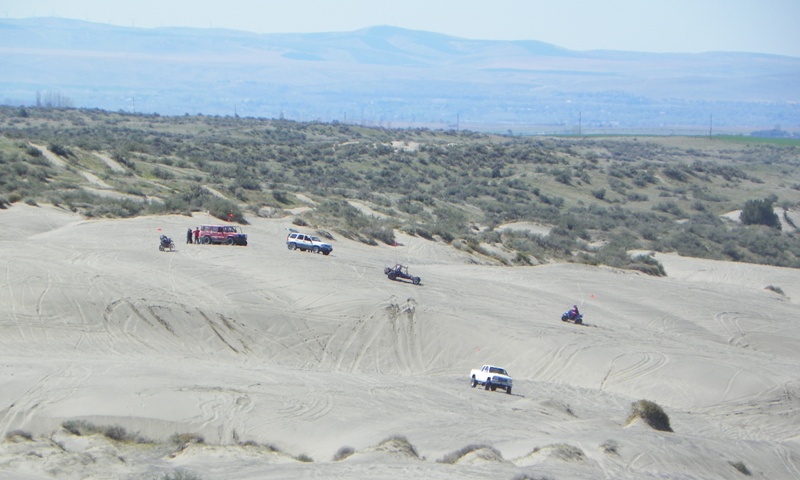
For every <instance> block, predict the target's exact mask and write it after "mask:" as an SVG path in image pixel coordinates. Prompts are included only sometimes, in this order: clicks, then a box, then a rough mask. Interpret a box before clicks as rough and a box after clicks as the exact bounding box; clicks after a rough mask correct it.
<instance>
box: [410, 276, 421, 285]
mask: <svg viewBox="0 0 800 480" xmlns="http://www.w3.org/2000/svg"><path fill="white" fill-rule="evenodd" d="M411 283H413V284H414V285H419V277H414V278H412V279H411Z"/></svg>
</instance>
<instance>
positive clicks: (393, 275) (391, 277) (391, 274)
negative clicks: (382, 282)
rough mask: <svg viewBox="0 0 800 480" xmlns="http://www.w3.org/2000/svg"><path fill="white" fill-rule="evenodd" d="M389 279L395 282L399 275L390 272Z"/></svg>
mask: <svg viewBox="0 0 800 480" xmlns="http://www.w3.org/2000/svg"><path fill="white" fill-rule="evenodd" d="M388 277H389V280H394V279H395V278H397V275H396V274H395V273H394V272H389V275H388Z"/></svg>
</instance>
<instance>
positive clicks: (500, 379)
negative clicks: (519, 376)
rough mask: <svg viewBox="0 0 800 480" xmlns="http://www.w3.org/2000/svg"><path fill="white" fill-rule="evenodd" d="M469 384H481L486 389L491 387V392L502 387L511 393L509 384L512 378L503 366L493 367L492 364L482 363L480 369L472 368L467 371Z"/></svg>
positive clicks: (511, 382) (473, 386) (474, 385)
mask: <svg viewBox="0 0 800 480" xmlns="http://www.w3.org/2000/svg"><path fill="white" fill-rule="evenodd" d="M469 376H470V386H472V388H475V387H476V386H477V385H483V386H484V388H485V389H486V390H489V389H491V390H492V391H493V392H494V391H495V390H497V388H498V387H499V388H504V389H505V390H506V393H509V394H510V393H511V386H512V384H513V380H511V377H510V376H508V372H506V369H505V368H500V367H495V366H494V365H484V366H482V367H481V369H480V370H472V371H471V372H470V373H469Z"/></svg>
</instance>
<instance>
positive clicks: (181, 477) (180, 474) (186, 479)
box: [161, 470, 203, 480]
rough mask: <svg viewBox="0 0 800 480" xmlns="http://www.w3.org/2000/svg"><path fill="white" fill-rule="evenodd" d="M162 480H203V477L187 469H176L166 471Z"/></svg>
mask: <svg viewBox="0 0 800 480" xmlns="http://www.w3.org/2000/svg"><path fill="white" fill-rule="evenodd" d="M161 480H203V477H200V476H198V475H196V474H194V473H191V472H187V471H186V470H175V471H174V472H170V473H165V474H164V476H163V477H161Z"/></svg>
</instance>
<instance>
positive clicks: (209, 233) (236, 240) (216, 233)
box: [200, 225, 247, 245]
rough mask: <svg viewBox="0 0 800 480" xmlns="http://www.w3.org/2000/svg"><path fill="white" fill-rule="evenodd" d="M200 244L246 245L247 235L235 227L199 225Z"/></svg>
mask: <svg viewBox="0 0 800 480" xmlns="http://www.w3.org/2000/svg"><path fill="white" fill-rule="evenodd" d="M200 243H202V244H204V245H208V244H211V243H224V244H226V245H247V235H246V234H244V233H242V229H241V227H237V226H235V225H201V226H200Z"/></svg>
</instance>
